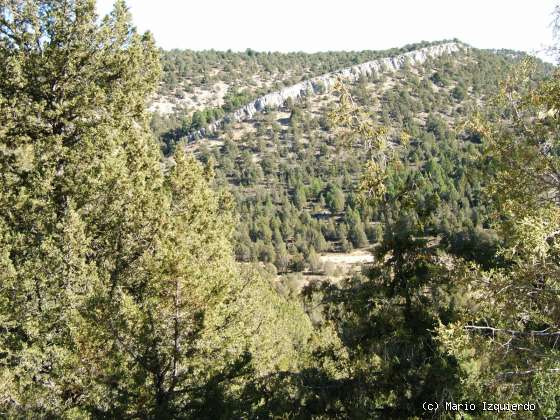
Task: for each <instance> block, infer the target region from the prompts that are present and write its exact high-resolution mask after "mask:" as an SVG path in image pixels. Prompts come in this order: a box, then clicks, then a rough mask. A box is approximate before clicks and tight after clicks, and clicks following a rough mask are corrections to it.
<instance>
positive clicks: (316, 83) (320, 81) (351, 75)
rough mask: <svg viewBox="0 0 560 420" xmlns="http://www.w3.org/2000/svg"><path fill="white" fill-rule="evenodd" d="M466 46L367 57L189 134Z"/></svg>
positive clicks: (200, 133)
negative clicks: (372, 58)
mask: <svg viewBox="0 0 560 420" xmlns="http://www.w3.org/2000/svg"><path fill="white" fill-rule="evenodd" d="M465 48H466V46H465V45H463V44H460V43H457V42H449V43H445V44H439V45H433V46H430V47H426V48H421V49H419V50H415V51H410V52H407V53H404V54H400V55H397V56H393V57H386V58H381V59H378V60H373V61H368V62H365V63H362V64H358V65H355V66H351V67H346V68H344V69H341V70H338V71H335V72H331V73H327V74H323V75H321V76H317V77H314V78H312V79H309V80H306V81H303V82H300V83H297V84H295V85H292V86H289V87H286V88H283V89H281V90H279V91H277V92H271V93H268V94H266V95H263V96H260V97H259V98H257V99H255V100H254V101H252V102H250V103H248V104H247V105H245V106H243V107H241V108H239V109H237V110H236V111H234V112H233V113H232V114H230V115H227V116H226V117H224V118H222V119H219V120H217V121H215V122H213V123H211V124H209V125H208V127H206V128H201V129H200V130H197V131H194V132H192V133H190V134H189V136H188V138H189V139H190V140H193V139H195V138H198V137H204V136H206V135H208V134H209V133H212V132H214V131H215V130H216V129H219V128H221V127H223V125H224V124H225V123H228V122H239V121H245V120H248V119H251V118H252V117H253V115H254V114H255V113H256V112H260V111H263V110H264V109H265V108H270V109H278V108H280V107H282V106H283V105H284V103H285V102H286V101H287V100H298V99H300V98H301V97H303V96H308V95H311V94H322V93H325V91H328V90H330V89H331V88H332V87H333V86H334V84H335V83H336V81H337V80H339V79H340V80H344V81H348V82H355V81H357V80H359V79H360V77H362V76H366V77H370V76H372V75H374V74H378V73H383V72H394V71H397V70H399V69H401V68H402V67H403V66H405V65H418V64H422V63H424V62H425V61H426V60H427V59H428V58H435V57H439V56H441V55H443V54H451V53H454V52H457V51H460V50H461V49H465Z"/></svg>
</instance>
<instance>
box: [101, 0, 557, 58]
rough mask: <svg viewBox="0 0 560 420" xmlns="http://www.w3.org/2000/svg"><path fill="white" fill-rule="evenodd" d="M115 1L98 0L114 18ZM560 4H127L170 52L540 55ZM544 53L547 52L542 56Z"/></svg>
mask: <svg viewBox="0 0 560 420" xmlns="http://www.w3.org/2000/svg"><path fill="white" fill-rule="evenodd" d="M112 3H113V0H98V10H99V12H100V13H101V14H104V13H107V12H108V11H109V10H110V8H111V5H112ZM556 3H557V1H556V0H532V1H527V0H524V1H521V0H470V1H464V0H461V1H459V0H447V1H446V0H422V1H415V0H409V1H404V0H389V1H387V0H383V1H379V0H377V1H376V0H369V1H368V0H340V1H331V0H322V1H319V0H282V1H270V0H269V1H267V0H260V1H258V0H245V1H243V0H239V1H234V0H229V1H228V0H223V1H218V0H196V1H189V0H156V1H153V0H150V1H148V0H128V5H129V7H130V9H131V12H132V14H133V16H134V22H135V24H136V25H137V27H138V28H139V29H140V30H142V31H144V30H150V31H152V32H153V33H154V35H155V37H156V41H157V43H158V45H159V46H161V47H163V48H165V49H171V48H188V49H195V50H201V49H210V48H213V49H216V50H227V49H232V50H234V51H243V50H245V49H247V48H252V49H254V50H258V51H307V52H314V51H328V50H364V49H373V50H375V49H385V48H391V47H398V46H402V45H404V44H407V43H413V42H417V41H421V40H427V41H432V40H439V39H444V38H459V39H460V40H462V41H464V42H467V43H469V44H471V45H473V46H474V47H478V48H510V49H516V50H522V51H527V52H533V53H534V52H538V51H540V50H542V49H543V48H544V47H545V46H547V45H550V44H551V42H552V31H551V28H550V23H551V21H552V15H551V13H552V11H553V10H554V6H555V4H556ZM539 55H542V54H539Z"/></svg>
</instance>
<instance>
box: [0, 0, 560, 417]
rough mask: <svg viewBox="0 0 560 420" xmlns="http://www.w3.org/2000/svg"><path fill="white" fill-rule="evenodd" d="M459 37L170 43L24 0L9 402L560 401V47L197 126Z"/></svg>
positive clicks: (348, 407)
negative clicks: (230, 47) (551, 58)
mask: <svg viewBox="0 0 560 420" xmlns="http://www.w3.org/2000/svg"><path fill="white" fill-rule="evenodd" d="M557 15H558V13H557ZM435 44H437V43H419V44H414V45H409V46H405V47H403V48H400V49H394V50H388V51H381V52H379V51H378V52H376V51H362V52H325V53H317V54H305V53H290V54H280V53H260V52H256V51H252V50H247V51H246V52H244V53H233V52H231V51H228V52H218V51H203V52H195V51H178V50H174V51H160V50H158V49H157V48H156V46H155V43H154V40H153V38H152V36H151V35H150V34H140V33H138V32H137V31H136V29H135V28H134V26H133V24H132V22H131V16H130V13H129V11H128V9H127V7H126V4H125V3H124V2H123V1H117V2H116V3H115V6H114V9H113V11H112V12H111V14H109V15H108V16H105V17H103V18H102V19H98V17H97V16H96V14H95V1H94V0H49V1H46V0H44V1H43V0H39V1H38V0H17V1H5V2H0V62H2V64H3V65H2V66H0V415H1V416H2V417H5V418H14V419H15V418H68V419H78V418H79V419H82V418H84V419H85V418H154V419H155V418H158V419H159V418H186V419H187V418H188V419H237V418H255V419H260V418H298V419H307V418H314V419H327V418H352V419H365V418H458V416H460V417H461V418H496V417H497V416H498V415H504V416H506V417H510V416H514V415H516V413H514V412H512V411H509V412H503V413H501V414H497V413H496V412H495V411H492V410H484V407H485V405H484V403H501V404H506V403H508V404H510V405H511V404H521V405H522V407H521V408H520V409H519V411H522V412H520V413H517V414H519V415H520V416H521V417H522V418H555V417H557V416H558V413H559V411H560V409H559V407H560V391H559V390H560V375H559V373H560V353H559V349H558V346H557V343H558V337H559V336H560V301H559V297H560V295H559V293H558V290H559V288H560V285H559V284H558V282H559V279H560V266H559V261H560V259H559V252H560V246H559V238H560V233H559V232H560V208H559V202H558V192H559V191H558V190H559V189H560V186H559V173H560V172H559V171H560V169H559V168H560V166H559V165H560V158H559V153H558V151H559V150H560V147H559V144H558V139H559V138H560V137H559V134H560V133H559V129H560V119H559V118H560V116H559V114H558V108H559V104H558V98H559V97H560V74H559V73H558V70H557V68H556V67H555V66H552V65H547V64H545V63H542V62H541V61H539V60H536V59H532V58H530V57H527V56H526V55H525V54H522V53H517V52H514V51H486V50H478V49H476V48H472V47H469V48H464V49H461V50H460V51H458V52H456V53H453V54H443V55H441V56H438V57H433V58H430V59H428V60H426V61H425V62H423V63H422V64H415V65H408V64H407V65H405V66H404V67H403V68H402V69H400V70H399V71H396V72H389V71H383V70H382V71H379V72H378V73H376V74H371V75H369V76H368V77H366V76H363V77H360V78H359V80H357V81H356V82H355V83H343V82H340V83H338V84H337V85H336V86H335V88H334V89H325V90H324V91H322V92H320V94H318V95H314V96H307V97H304V98H302V99H301V100H299V101H287V102H286V103H285V104H283V106H282V107H280V108H279V109H265V110H264V111H263V112H260V113H257V114H255V115H254V116H253V117H252V118H251V119H248V120H246V121H239V122H230V123H228V124H225V125H224V126H223V127H222V128H221V129H220V130H218V131H216V132H214V133H212V134H211V135H210V136H207V137H205V138H197V139H196V140H195V141H188V137H187V135H188V133H189V132H190V131H191V130H193V129H198V128H203V127H205V126H206V125H207V124H209V123H210V122H211V121H212V120H215V119H217V118H221V117H222V116H223V115H226V114H227V113H230V112H232V111H234V110H236V109H237V108H239V107H241V106H243V105H244V104H246V103H247V102H248V101H250V100H252V99H254V98H255V97H256V96H258V95H260V94H262V93H267V92H271V91H274V90H276V89H278V88H280V87H282V86H288V85H290V84H293V83H296V82H299V81H301V80H305V79H308V78H310V77H313V76H317V75H319V74H323V73H326V72H330V71H335V70H337V69H340V68H342V67H346V66H349V65H353V64H359V63H361V62H364V61H368V60H372V59H376V58H380V57H388V56H392V55H395V54H398V53H402V52H406V51H412V50H414V49H417V48H421V47H426V46H430V45H435ZM426 403H429V404H435V405H436V406H437V407H439V408H437V409H435V410H433V409H432V408H426V407H427V406H426ZM446 403H447V404H451V405H446ZM527 403H531V405H530V406H527V407H526V406H524V405H523V404H525V405H526V404H527ZM430 407H433V405H431V406H430ZM473 407H474V408H473ZM510 410H511V407H510Z"/></svg>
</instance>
